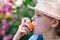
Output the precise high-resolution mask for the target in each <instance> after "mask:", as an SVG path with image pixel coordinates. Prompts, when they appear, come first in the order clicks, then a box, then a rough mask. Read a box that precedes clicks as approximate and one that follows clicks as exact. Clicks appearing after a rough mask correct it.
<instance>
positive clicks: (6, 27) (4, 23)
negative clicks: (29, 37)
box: [2, 19, 9, 32]
mask: <svg viewBox="0 0 60 40" xmlns="http://www.w3.org/2000/svg"><path fill="white" fill-rule="evenodd" d="M2 24H3V25H2V30H4V31H5V32H6V31H8V28H9V24H8V22H7V20H6V19H3V20H2Z"/></svg>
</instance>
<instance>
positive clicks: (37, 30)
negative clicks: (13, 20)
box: [13, 10, 59, 40]
mask: <svg viewBox="0 0 60 40" xmlns="http://www.w3.org/2000/svg"><path fill="white" fill-rule="evenodd" d="M22 22H23V21H22ZM58 23H59V21H58V20H57V19H54V18H51V17H49V16H46V15H45V14H43V12H41V11H39V10H35V14H34V16H33V17H32V24H33V25H34V29H33V33H34V34H35V35H39V34H43V39H44V40H55V38H54V37H55V32H54V28H55V27H56V26H57V25H58ZM24 25H26V26H27V27H24ZM29 32H30V30H29V25H28V24H26V23H21V25H19V28H18V31H17V33H16V34H15V36H14V38H13V40H19V39H20V38H21V37H22V36H24V35H25V34H28V33H29ZM56 40H57V39H56Z"/></svg>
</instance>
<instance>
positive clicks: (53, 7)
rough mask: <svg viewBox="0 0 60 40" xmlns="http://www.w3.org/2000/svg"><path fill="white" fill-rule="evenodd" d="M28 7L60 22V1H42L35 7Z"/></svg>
mask: <svg viewBox="0 0 60 40" xmlns="http://www.w3.org/2000/svg"><path fill="white" fill-rule="evenodd" d="M28 7H29V8H31V9H34V10H36V9H37V10H39V11H42V12H44V14H45V15H47V16H50V17H52V18H55V19H58V20H60V0H40V2H38V3H37V4H36V6H35V7H31V6H28Z"/></svg>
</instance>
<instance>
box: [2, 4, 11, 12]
mask: <svg viewBox="0 0 60 40" xmlns="http://www.w3.org/2000/svg"><path fill="white" fill-rule="evenodd" d="M3 8H4V9H5V10H6V12H9V11H11V10H12V6H11V5H9V4H4V6H3Z"/></svg>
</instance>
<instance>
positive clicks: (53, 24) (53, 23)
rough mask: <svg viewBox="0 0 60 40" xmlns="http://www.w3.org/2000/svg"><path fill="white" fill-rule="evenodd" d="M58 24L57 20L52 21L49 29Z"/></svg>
mask: <svg viewBox="0 0 60 40" xmlns="http://www.w3.org/2000/svg"><path fill="white" fill-rule="evenodd" d="M58 24H59V21H58V20H57V19H52V21H51V27H56V26H57V25H58Z"/></svg>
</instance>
